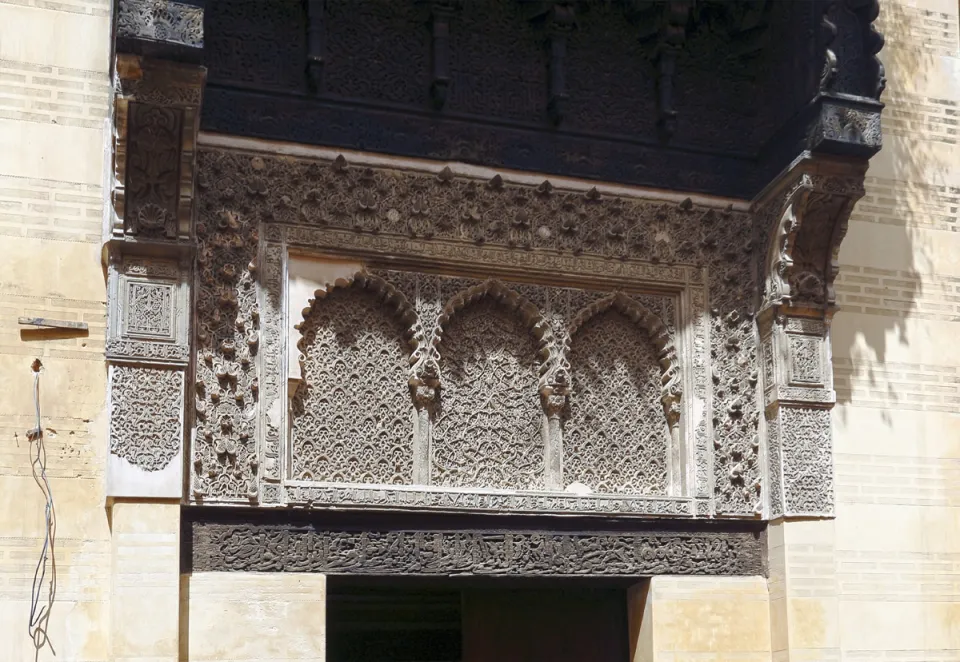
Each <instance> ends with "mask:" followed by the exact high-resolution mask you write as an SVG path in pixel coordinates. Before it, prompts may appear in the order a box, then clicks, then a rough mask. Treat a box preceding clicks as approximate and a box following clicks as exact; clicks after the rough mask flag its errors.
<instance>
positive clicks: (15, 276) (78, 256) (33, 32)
mask: <svg viewBox="0 0 960 662" xmlns="http://www.w3.org/2000/svg"><path fill="white" fill-rule="evenodd" d="M109 10H110V3H109V1H108V0H58V2H56V3H53V2H41V1H40V0H36V1H28V0H12V1H10V0H0V253H2V259H0V380H2V387H0V660H10V661H11V662H20V661H21V660H31V661H32V660H34V659H35V651H34V646H33V643H32V641H31V640H30V638H29V637H28V635H27V619H28V611H29V597H30V584H31V579H32V576H33V570H34V566H35V564H36V562H37V560H38V558H39V555H40V546H41V540H42V535H43V529H44V514H43V500H42V498H41V493H40V490H39V489H38V488H37V486H36V485H35V484H34V481H33V478H32V476H31V471H30V450H31V446H30V442H29V441H28V440H27V438H26V434H25V433H26V431H27V430H28V429H29V428H32V427H33V426H34V416H33V401H32V393H31V387H32V379H33V377H32V373H31V371H30V364H31V362H32V361H33V359H34V358H39V359H40V360H41V361H42V362H43V366H44V370H43V373H42V376H41V384H40V386H41V407H42V415H43V427H44V430H45V439H46V449H47V467H48V473H49V476H50V482H51V486H52V490H53V494H54V498H55V502H56V512H57V522H58V529H57V537H56V548H55V551H56V561H57V578H58V583H57V592H56V603H55V605H54V607H53V610H52V612H51V618H50V623H49V635H50V642H51V643H52V645H53V648H54V649H55V651H56V657H54V656H53V654H52V651H51V650H50V649H49V648H45V649H43V650H42V651H41V653H40V655H39V658H36V659H39V660H59V661H61V662H64V661H71V662H72V661H77V662H81V661H83V662H86V661H90V662H93V661H103V660H108V659H110V651H109V633H108V627H109V623H110V602H109V597H110V591H111V567H112V566H111V557H112V554H111V537H110V528H109V523H108V517H107V512H106V510H105V509H104V488H103V480H102V478H103V469H104V463H105V455H106V452H105V451H106V419H105V418H104V416H103V406H104V394H105V387H104V378H105V374H106V366H105V364H104V360H103V342H104V326H105V321H104V320H105V316H104V303H105V298H106V297H105V293H104V279H103V274H102V271H101V268H100V244H99V240H100V225H101V223H100V218H101V208H102V202H101V201H102V190H101V170H102V162H103V125H104V120H105V118H106V117H107V107H108V93H109V86H108V75H107V70H108V56H109V18H108V13H109ZM21 315H24V316H43V317H51V318H56V319H65V320H73V321H83V322H87V323H88V324H89V326H90V331H89V334H88V335H85V336H77V335H72V334H71V335H63V334H57V333H43V332H28V331H23V330H22V327H19V326H18V324H17V317H18V316H21Z"/></svg>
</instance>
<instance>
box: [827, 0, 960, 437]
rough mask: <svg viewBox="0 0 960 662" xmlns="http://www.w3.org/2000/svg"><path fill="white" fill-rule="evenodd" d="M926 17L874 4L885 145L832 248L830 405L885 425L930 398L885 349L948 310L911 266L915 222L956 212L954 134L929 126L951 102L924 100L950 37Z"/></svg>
mask: <svg viewBox="0 0 960 662" xmlns="http://www.w3.org/2000/svg"><path fill="white" fill-rule="evenodd" d="M929 14H930V12H923V11H922V10H918V9H915V8H910V7H905V6H903V5H901V4H899V3H896V2H885V3H881V14H880V17H879V19H878V21H877V28H878V30H880V31H881V32H882V33H883V34H884V36H885V38H886V45H885V47H884V49H883V50H882V51H881V53H880V57H881V60H882V61H883V63H884V66H885V67H886V76H887V80H888V84H887V89H886V92H885V93H884V96H883V101H884V102H885V103H886V108H885V110H884V112H883V137H884V143H885V144H884V147H883V150H882V151H881V152H880V153H879V154H878V155H876V156H875V157H874V158H873V159H872V161H871V166H870V170H869V171H868V173H867V181H866V195H865V196H864V198H863V199H862V200H861V201H860V202H859V203H858V204H857V206H856V208H855V209H854V212H853V215H852V217H851V223H850V228H849V231H848V233H847V237H846V239H845V240H844V242H843V244H842V248H841V250H840V265H841V267H840V276H839V277H838V290H837V293H838V300H839V303H840V304H841V311H840V312H839V313H838V314H837V316H836V318H835V320H834V323H833V349H834V376H835V388H836V391H837V402H838V404H839V405H848V404H857V405H860V406H867V407H877V408H880V409H881V410H882V413H881V417H882V420H883V422H884V424H885V425H887V426H889V427H892V425H893V421H892V418H891V413H890V412H891V410H892V409H922V408H925V407H927V406H928V405H929V404H930V403H932V402H933V401H934V400H935V399H936V395H931V394H930V392H929V391H924V385H925V384H921V383H920V382H921V381H923V382H925V380H923V379H922V378H921V379H919V380H918V378H917V377H916V376H915V375H917V374H918V373H919V372H920V370H919V369H918V366H916V365H915V364H916V363H921V362H922V360H916V361H911V362H910V363H907V362H903V361H898V360H897V359H896V358H895V357H896V355H897V352H896V351H894V352H892V354H893V357H891V350H893V349H894V348H895V347H896V346H899V347H901V348H908V347H918V346H922V343H923V342H924V341H925V340H926V339H924V338H917V337H914V336H916V334H917V330H916V328H917V327H916V326H911V324H910V320H912V319H943V318H944V317H945V316H946V315H949V314H954V315H955V313H956V309H955V308H954V309H953V310H952V311H948V310H947V308H946V307H945V305H946V304H948V303H949V302H947V301H945V300H944V297H942V296H937V295H936V292H931V293H925V292H924V283H922V282H921V280H920V273H921V272H924V273H930V272H931V271H932V258H931V253H932V250H931V248H932V247H931V243H932V241H931V238H930V237H931V235H930V234H929V233H928V234H926V235H924V234H922V231H921V229H930V228H932V227H936V228H939V229H943V228H945V227H948V226H951V227H952V226H954V225H955V223H956V216H957V211H956V209H957V208H956V205H955V203H953V205H952V206H951V203H950V202H949V201H950V199H951V196H952V195H953V194H951V189H950V187H949V186H948V180H947V173H948V171H949V168H950V165H949V162H948V157H949V154H950V151H951V150H955V149H956V146H955V143H956V137H957V136H956V135H955V134H950V133H949V131H950V130H951V129H950V127H949V126H948V123H949V120H948V121H947V122H942V123H939V124H938V123H937V122H938V117H939V118H941V119H942V118H943V117H944V115H949V113H948V112H944V110H942V106H943V105H944V104H945V103H946V104H950V103H951V102H943V101H941V100H937V99H930V98H929V95H931V94H936V92H935V90H937V89H938V87H937V85H938V83H937V81H936V80H935V78H936V77H937V76H938V73H939V70H941V69H943V68H944V65H943V63H942V60H943V58H942V56H943V55H944V54H945V49H946V48H949V44H950V43H953V42H956V34H955V28H954V30H953V31H952V32H951V30H950V29H949V28H948V25H949V23H948V20H947V19H946V18H945V17H942V15H939V14H934V17H936V18H943V21H942V22H939V23H938V22H937V21H931V17H930V16H929ZM931 25H936V26H937V28H931ZM953 50H954V51H956V44H955V43H953ZM955 107H956V106H955ZM927 282H928V283H930V280H929V279H927ZM934 287H936V286H935V285H934ZM951 307H952V305H951ZM933 379H936V378H933ZM838 414H839V417H840V421H841V422H842V423H844V424H846V423H847V418H848V416H849V414H850V412H849V410H848V409H847V408H845V407H843V406H841V407H838Z"/></svg>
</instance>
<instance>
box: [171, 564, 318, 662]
mask: <svg viewBox="0 0 960 662" xmlns="http://www.w3.org/2000/svg"><path fill="white" fill-rule="evenodd" d="M181 596H182V597H181V600H182V602H181V618H182V622H183V623H184V627H183V630H182V631H181V649H182V650H183V654H184V657H183V658H182V659H183V660H187V659H189V660H190V662H220V661H222V660H229V661H230V662H259V661H260V660H298V661H302V662H323V661H324V660H325V659H326V652H325V651H326V634H325V633H326V618H327V617H326V597H327V591H326V577H325V576H324V575H318V574H311V573H295V572H291V573H287V572H269V573H257V572H248V573H238V572H196V573H193V574H192V575H184V576H183V579H182V590H181Z"/></svg>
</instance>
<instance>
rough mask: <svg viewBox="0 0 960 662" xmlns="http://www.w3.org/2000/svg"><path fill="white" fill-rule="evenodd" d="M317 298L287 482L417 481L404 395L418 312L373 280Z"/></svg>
mask: <svg viewBox="0 0 960 662" xmlns="http://www.w3.org/2000/svg"><path fill="white" fill-rule="evenodd" d="M316 296H317V298H316V299H315V300H314V301H313V302H312V303H311V305H310V307H309V308H308V309H306V310H304V311H303V316H304V321H303V322H302V323H301V324H300V325H299V330H300V333H301V334H302V338H301V340H300V342H299V343H298V348H299V349H300V351H301V352H302V354H301V359H300V361H301V365H302V371H303V383H302V384H301V385H300V386H299V388H298V389H297V391H296V394H295V395H293V396H292V402H291V415H292V425H291V433H290V434H291V437H290V441H291V458H292V467H291V477H292V478H293V479H295V480H327V481H332V482H338V483H411V482H413V459H414V452H413V434H414V428H413V424H412V422H411V409H412V402H411V399H410V397H409V394H408V393H407V387H408V384H409V381H410V370H409V368H410V363H411V356H412V355H413V354H412V352H413V351H416V348H417V346H418V344H419V342H418V339H417V337H418V336H419V335H420V334H419V333H418V331H417V328H418V325H417V323H416V321H417V317H416V313H415V312H414V311H413V309H412V307H411V306H410V305H409V303H407V302H406V300H405V299H404V297H403V295H402V294H400V293H398V292H397V291H396V290H395V289H393V288H392V287H391V286H390V285H389V284H387V283H386V282H385V281H384V280H383V279H381V278H377V277H376V276H370V275H368V274H362V273H361V274H357V276H356V277H355V278H354V279H353V281H352V282H350V283H346V282H338V283H337V284H336V287H334V288H331V289H330V291H325V290H318V291H317V292H316ZM405 341H406V342H405Z"/></svg>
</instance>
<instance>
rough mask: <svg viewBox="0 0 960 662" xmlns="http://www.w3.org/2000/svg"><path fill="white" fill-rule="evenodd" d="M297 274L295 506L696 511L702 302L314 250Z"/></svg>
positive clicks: (291, 393) (290, 354) (288, 465)
mask: <svg viewBox="0 0 960 662" xmlns="http://www.w3.org/2000/svg"><path fill="white" fill-rule="evenodd" d="M282 271H283V272H284V274H285V278H284V282H285V285H284V292H283V298H284V301H285V304H284V310H285V313H284V315H285V325H286V332H287V333H286V344H285V359H283V360H284V361H285V364H286V376H287V396H288V398H287V402H288V406H287V407H286V408H284V410H283V413H282V418H283V419H284V420H285V425H284V427H286V431H287V435H286V440H285V443H284V451H283V452H282V453H281V457H282V462H283V464H284V471H283V476H284V479H283V485H284V490H285V495H286V499H287V503H290V504H294V505H304V506H307V507H310V506H311V505H313V504H329V505H332V506H335V505H343V506H362V505H371V504H379V505H382V506H385V507H404V506H412V507H420V506H425V507H436V508H451V509H461V508H467V509H481V510H513V511H520V512H539V511H553V510H567V511H570V512H580V511H591V512H593V511H596V512H607V511H611V512H613V511H617V512H619V511H625V512H633V513H638V514H639V513H655V514H673V515H676V514H679V515H683V516H686V515H692V513H693V512H694V508H695V504H694V499H695V498H698V497H695V496H694V495H693V494H691V493H690V492H685V491H684V490H686V489H687V487H686V485H690V484H691V483H689V482H687V483H682V482H681V478H680V477H679V475H680V474H681V473H682V472H683V471H686V470H692V467H687V466H686V465H684V464H683V462H686V457H688V456H689V454H688V453H687V452H686V451H680V450H679V449H680V445H681V443H689V441H683V440H681V439H680V436H682V435H680V432H679V430H680V428H681V425H680V419H681V409H682V410H683V411H685V412H686V411H689V408H690V407H691V398H690V397H689V396H688V395H687V394H686V393H681V391H682V389H681V381H682V380H681V370H680V364H679V359H678V353H679V351H680V350H679V349H678V346H677V345H676V343H677V342H683V341H682V340H681V339H680V337H679V336H678V335H677V331H676V328H678V327H682V324H683V322H682V320H683V319H684V317H683V316H684V315H685V314H686V313H683V312H682V306H684V305H689V299H684V298H682V297H680V296H678V295H675V294H671V293H665V294H663V293H652V294H643V293H623V292H620V291H613V292H611V291H610V290H603V289H599V288H596V289H592V288H579V287H571V286H570V285H550V284H540V283H532V282H530V281H525V280H506V279H504V280H499V279H483V278H478V277H477V276H473V275H470V274H457V273H453V274H445V273H437V272H435V271H433V272H431V271H427V270H424V271H418V270H409V269H397V268H396V267H393V266H392V265H383V264H382V263H378V262H376V261H373V260H370V261H369V262H367V261H363V262H361V261H359V260H357V261H351V260H337V259H334V258H326V257H322V256H319V255H310V254H307V255H303V254H295V253H289V254H288V256H287V259H286V262H285V263H284V265H283V267H282ZM702 346H703V347H706V345H705V344H702ZM278 358H279V357H278ZM700 364H701V365H706V361H705V360H704V359H703V358H701V359H700ZM682 396H683V397H682ZM681 400H683V402H681ZM693 400H695V396H693ZM264 413H265V414H266V416H267V417H270V416H272V413H271V411H265V412H264ZM685 420H689V419H685ZM684 425H685V427H684V429H685V430H688V429H689V424H688V423H686V424H684Z"/></svg>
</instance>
